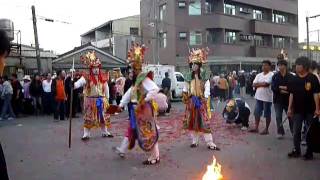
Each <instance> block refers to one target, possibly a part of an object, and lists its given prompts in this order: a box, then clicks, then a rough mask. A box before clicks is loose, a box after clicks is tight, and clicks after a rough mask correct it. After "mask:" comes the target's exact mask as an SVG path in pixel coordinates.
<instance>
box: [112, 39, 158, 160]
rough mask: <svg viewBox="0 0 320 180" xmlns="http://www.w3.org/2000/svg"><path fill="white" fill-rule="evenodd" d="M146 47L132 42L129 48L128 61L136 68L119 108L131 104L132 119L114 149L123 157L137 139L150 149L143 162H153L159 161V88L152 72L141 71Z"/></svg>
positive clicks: (133, 68)
mask: <svg viewBox="0 0 320 180" xmlns="http://www.w3.org/2000/svg"><path fill="white" fill-rule="evenodd" d="M145 50H146V48H145V47H144V46H140V45H139V44H132V48H131V49H130V50H129V52H128V61H129V64H130V66H131V68H132V71H133V84H132V86H131V87H130V88H129V89H128V91H127V92H126V93H125V94H124V95H123V97H122V100H121V102H120V105H119V108H123V107H125V106H126V105H128V110H129V119H130V121H129V125H128V130H127V132H126V135H125V137H124V139H123V141H122V143H121V144H120V146H119V147H114V148H113V149H114V150H115V152H116V153H117V154H118V155H119V156H120V157H124V156H125V153H126V151H127V150H128V149H129V150H130V149H133V148H134V146H135V142H136V140H137V142H138V144H139V146H140V148H141V149H142V150H143V151H145V152H150V153H151V155H150V156H149V158H148V159H147V160H146V161H144V162H143V164H145V165H153V164H157V163H159V162H160V155H159V147H158V137H159V135H158V129H157V125H156V116H157V111H158V104H157V102H156V99H158V97H157V96H158V92H159V88H158V86H157V85H156V83H155V82H153V81H152V73H151V72H147V73H143V72H142V64H143V63H144V53H145Z"/></svg>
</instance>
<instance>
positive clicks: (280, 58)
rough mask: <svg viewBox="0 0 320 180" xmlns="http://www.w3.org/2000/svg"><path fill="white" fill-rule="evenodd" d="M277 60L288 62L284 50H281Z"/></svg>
mask: <svg viewBox="0 0 320 180" xmlns="http://www.w3.org/2000/svg"><path fill="white" fill-rule="evenodd" d="M277 59H278V60H286V61H287V60H288V53H287V51H285V50H284V49H281V52H280V54H279V55H278V56H277Z"/></svg>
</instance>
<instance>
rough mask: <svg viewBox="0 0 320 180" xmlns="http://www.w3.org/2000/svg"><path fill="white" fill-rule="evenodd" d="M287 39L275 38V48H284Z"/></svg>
mask: <svg viewBox="0 0 320 180" xmlns="http://www.w3.org/2000/svg"><path fill="white" fill-rule="evenodd" d="M284 46H285V38H284V37H274V38H273V48H278V49H280V48H284Z"/></svg>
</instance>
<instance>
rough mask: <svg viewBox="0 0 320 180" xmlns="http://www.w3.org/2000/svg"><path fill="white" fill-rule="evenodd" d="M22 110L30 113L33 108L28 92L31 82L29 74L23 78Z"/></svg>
mask: <svg viewBox="0 0 320 180" xmlns="http://www.w3.org/2000/svg"><path fill="white" fill-rule="evenodd" d="M22 80H23V85H22V89H23V110H24V113H25V114H32V111H33V108H32V97H31V94H30V84H31V78H30V76H29V75H25V76H24V77H23V78H22Z"/></svg>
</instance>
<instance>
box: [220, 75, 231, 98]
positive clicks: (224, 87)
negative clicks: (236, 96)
mask: <svg viewBox="0 0 320 180" xmlns="http://www.w3.org/2000/svg"><path fill="white" fill-rule="evenodd" d="M218 87H219V94H220V100H221V101H225V100H226V99H227V93H228V89H229V87H228V81H227V80H226V78H225V77H224V75H223V74H221V75H220V78H219V82H218Z"/></svg>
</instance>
